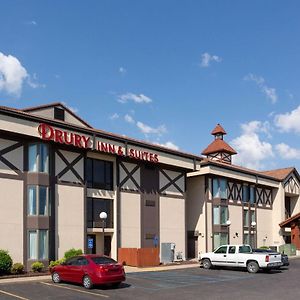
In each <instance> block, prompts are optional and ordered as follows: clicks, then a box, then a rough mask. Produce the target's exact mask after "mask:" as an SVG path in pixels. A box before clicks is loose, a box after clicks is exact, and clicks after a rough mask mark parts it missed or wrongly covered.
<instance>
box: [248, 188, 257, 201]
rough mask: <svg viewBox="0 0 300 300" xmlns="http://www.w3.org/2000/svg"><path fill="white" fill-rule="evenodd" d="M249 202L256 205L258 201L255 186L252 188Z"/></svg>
mask: <svg viewBox="0 0 300 300" xmlns="http://www.w3.org/2000/svg"><path fill="white" fill-rule="evenodd" d="M249 200H250V204H254V203H256V199H255V188H254V186H250V195H249Z"/></svg>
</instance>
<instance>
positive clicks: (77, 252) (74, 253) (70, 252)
mask: <svg viewBox="0 0 300 300" xmlns="http://www.w3.org/2000/svg"><path fill="white" fill-rule="evenodd" d="M81 254H82V250H81V249H74V248H71V249H70V250H68V251H66V252H65V256H64V257H65V259H69V258H71V257H73V256H77V255H81Z"/></svg>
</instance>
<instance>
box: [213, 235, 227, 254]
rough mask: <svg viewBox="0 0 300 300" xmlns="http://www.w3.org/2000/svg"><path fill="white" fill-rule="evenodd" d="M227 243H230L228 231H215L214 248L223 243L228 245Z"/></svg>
mask: <svg viewBox="0 0 300 300" xmlns="http://www.w3.org/2000/svg"><path fill="white" fill-rule="evenodd" d="M226 244H228V233H226V232H217V233H214V248H217V247H219V246H221V245H226ZM225 253H226V252H225Z"/></svg>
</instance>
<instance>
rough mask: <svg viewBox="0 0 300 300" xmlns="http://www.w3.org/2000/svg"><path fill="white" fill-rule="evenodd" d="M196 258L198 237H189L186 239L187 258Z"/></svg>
mask: <svg viewBox="0 0 300 300" xmlns="http://www.w3.org/2000/svg"><path fill="white" fill-rule="evenodd" d="M196 257H198V237H197V236H191V237H189V238H188V258H196Z"/></svg>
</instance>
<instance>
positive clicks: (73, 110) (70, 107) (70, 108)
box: [62, 101, 79, 114]
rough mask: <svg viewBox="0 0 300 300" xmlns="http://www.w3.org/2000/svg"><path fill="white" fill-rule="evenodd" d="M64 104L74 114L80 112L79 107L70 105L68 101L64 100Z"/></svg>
mask: <svg viewBox="0 0 300 300" xmlns="http://www.w3.org/2000/svg"><path fill="white" fill-rule="evenodd" d="M62 104H63V105H64V106H66V107H67V108H68V109H69V110H70V111H71V112H73V113H74V114H76V113H78V111H79V109H78V108H76V107H72V106H69V105H68V104H67V103H66V102H64V101H63V102H62Z"/></svg>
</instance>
